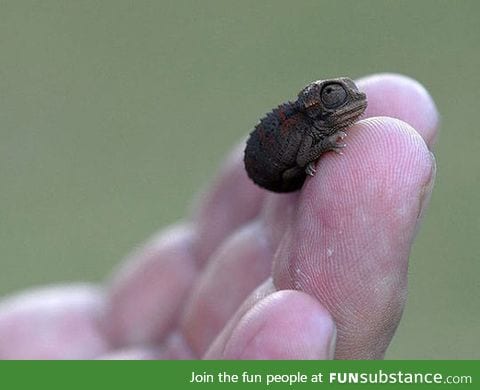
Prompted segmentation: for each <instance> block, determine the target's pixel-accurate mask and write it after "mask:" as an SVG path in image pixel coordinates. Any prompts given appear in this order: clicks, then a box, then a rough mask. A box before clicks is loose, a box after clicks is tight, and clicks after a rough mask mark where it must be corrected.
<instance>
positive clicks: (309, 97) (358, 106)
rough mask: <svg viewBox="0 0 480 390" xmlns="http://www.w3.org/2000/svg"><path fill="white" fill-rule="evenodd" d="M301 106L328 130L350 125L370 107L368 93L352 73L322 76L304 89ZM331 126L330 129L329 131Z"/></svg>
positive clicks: (316, 122)
mask: <svg viewBox="0 0 480 390" xmlns="http://www.w3.org/2000/svg"><path fill="white" fill-rule="evenodd" d="M296 104H297V107H298V109H300V110H303V111H304V112H305V113H306V114H307V115H308V116H309V117H310V118H312V119H313V120H314V121H315V125H316V126H319V127H320V128H321V129H324V130H325V131H326V132H328V133H330V132H331V133H334V132H336V131H338V130H340V129H343V128H345V127H348V126H350V125H351V124H352V123H354V122H355V121H356V120H357V119H358V118H359V117H360V115H362V114H363V112H364V111H365V109H366V108H367V96H366V95H365V93H363V92H360V91H359V90H358V87H357V86H356V85H355V83H354V82H353V81H352V80H351V79H349V78H348V77H340V78H336V79H329V80H318V81H313V82H312V83H310V84H308V85H307V86H306V87H305V88H304V89H302V90H301V91H300V93H299V94H298V99H297V102H296ZM327 130H328V131H327Z"/></svg>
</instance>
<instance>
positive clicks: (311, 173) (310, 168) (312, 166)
mask: <svg viewBox="0 0 480 390" xmlns="http://www.w3.org/2000/svg"><path fill="white" fill-rule="evenodd" d="M316 172H317V170H316V169H315V163H314V162H313V161H311V162H309V163H308V164H307V166H306V167H305V173H306V174H307V175H308V176H315V173H316Z"/></svg>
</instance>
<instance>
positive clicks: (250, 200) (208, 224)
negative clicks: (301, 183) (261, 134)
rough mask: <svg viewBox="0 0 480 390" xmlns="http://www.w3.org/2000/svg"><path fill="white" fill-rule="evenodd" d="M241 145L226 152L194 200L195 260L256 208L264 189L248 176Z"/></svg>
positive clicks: (210, 250)
mask: <svg viewBox="0 0 480 390" xmlns="http://www.w3.org/2000/svg"><path fill="white" fill-rule="evenodd" d="M244 149H245V140H244V141H242V142H240V143H239V144H238V145H237V146H235V147H234V148H233V150H232V151H231V152H230V153H229V154H228V156H227V157H226V159H225V160H224V161H223V162H222V163H221V168H220V172H219V173H218V174H217V176H216V177H215V178H214V179H213V181H212V183H211V185H210V187H209V188H208V189H207V190H206V191H205V192H204V193H202V194H200V196H199V198H198V199H197V200H196V202H195V210H194V221H195V224H196V228H197V232H198V239H197V241H196V245H195V248H196V255H197V256H196V257H197V261H198V262H199V264H204V263H205V261H206V260H207V259H208V258H209V256H210V255H211V254H212V253H213V252H214V251H215V249H216V248H217V247H218V246H219V245H220V244H221V242H222V241H223V239H225V238H226V237H227V236H228V235H229V234H230V233H231V232H233V231H234V230H235V229H236V228H237V227H239V226H241V225H242V224H244V223H246V222H248V221H250V220H251V219H253V218H254V217H255V216H256V215H257V214H258V213H259V212H260V209H261V206H262V203H263V199H264V197H265V194H266V192H265V191H264V190H262V189H261V188H260V187H258V186H256V185H255V184H254V183H253V182H252V181H251V180H250V179H249V178H248V176H247V173H246V171H245V167H244V163H243V153H244V152H243V151H244Z"/></svg>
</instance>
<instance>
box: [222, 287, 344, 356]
mask: <svg viewBox="0 0 480 390" xmlns="http://www.w3.org/2000/svg"><path fill="white" fill-rule="evenodd" d="M335 334H336V330H335V324H334V322H333V319H332V317H331V316H330V314H329V313H328V311H327V310H326V309H325V308H324V307H323V306H322V305H321V304H320V303H319V302H318V301H317V300H315V299H314V298H312V297H311V296H309V295H307V294H305V293H302V292H299V291H292V290H284V291H277V292H274V293H272V294H270V295H269V296H267V297H266V298H264V299H262V300H261V301H259V302H258V303H257V304H255V305H254V306H253V307H252V308H251V309H250V310H249V311H247V312H246V313H245V314H244V315H243V317H242V318H241V319H240V321H239V322H238V324H237V325H236V327H235V328H234V330H233V331H232V333H231V336H230V338H229V339H228V341H227V342H226V344H225V348H224V351H223V358H224V359H332V358H333V355H334V349H335Z"/></svg>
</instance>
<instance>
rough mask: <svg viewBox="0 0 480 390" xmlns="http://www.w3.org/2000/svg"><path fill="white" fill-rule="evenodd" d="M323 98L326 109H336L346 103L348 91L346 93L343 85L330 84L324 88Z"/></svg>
mask: <svg viewBox="0 0 480 390" xmlns="http://www.w3.org/2000/svg"><path fill="white" fill-rule="evenodd" d="M321 98H322V103H323V104H324V105H325V107H326V108H336V107H339V106H341V105H342V104H343V103H345V100H346V99H347V91H345V88H343V86H342V85H341V84H338V83H332V84H328V85H326V86H325V87H323V89H322V92H321Z"/></svg>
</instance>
